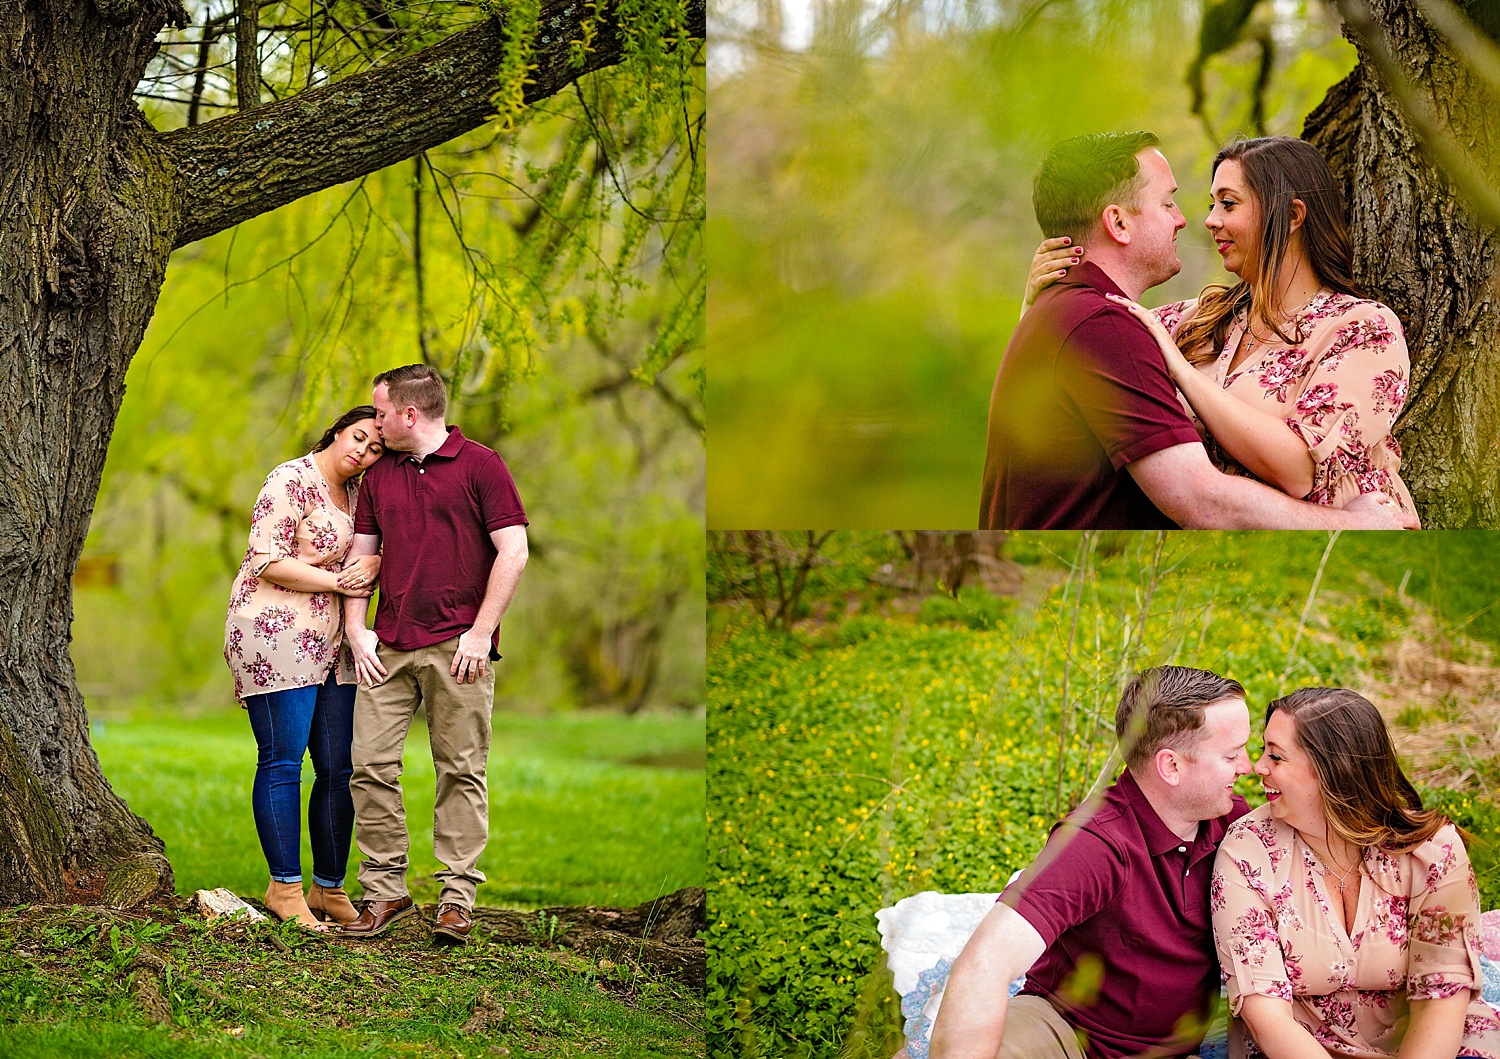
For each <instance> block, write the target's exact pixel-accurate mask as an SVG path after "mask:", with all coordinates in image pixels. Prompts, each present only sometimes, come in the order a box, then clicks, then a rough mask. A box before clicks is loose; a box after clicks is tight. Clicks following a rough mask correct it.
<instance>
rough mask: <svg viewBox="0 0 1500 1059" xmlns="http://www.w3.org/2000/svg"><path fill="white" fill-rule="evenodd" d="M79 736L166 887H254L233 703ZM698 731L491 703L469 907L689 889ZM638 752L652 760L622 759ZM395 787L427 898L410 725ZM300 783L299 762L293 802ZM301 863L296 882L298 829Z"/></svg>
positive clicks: (415, 882) (428, 764) (699, 846)
mask: <svg viewBox="0 0 1500 1059" xmlns="http://www.w3.org/2000/svg"><path fill="white" fill-rule="evenodd" d="M92 738H93V743H94V746H95V748H96V749H97V750H98V753H99V758H100V761H101V762H102V763H103V766H104V771H105V775H106V776H107V777H108V778H109V781H110V783H111V784H112V785H113V787H114V788H115V790H116V791H118V792H119V793H120V794H121V796H122V797H124V798H125V799H126V800H127V801H128V802H129V803H130V806H131V808H132V809H134V810H135V811H136V812H137V813H140V814H141V815H142V816H144V817H145V818H146V819H147V820H148V821H150V822H151V825H152V827H154V828H155V829H156V832H157V834H159V835H161V837H162V838H163V839H164V840H165V842H166V844H167V856H168V858H169V859H170V860H171V861H172V866H173V868H174V869H175V871H176V880H177V890H178V892H179V893H191V892H193V891H194V890H197V889H200V888H206V889H213V888H215V887H219V886H226V887H228V888H229V889H231V890H233V891H235V892H236V893H239V894H243V895H253V896H255V897H259V896H260V895H261V894H262V893H263V892H264V890H265V886H266V881H267V878H268V875H267V869H266V863H265V859H264V857H263V856H262V854H261V850H260V844H259V842H258V840H257V838H256V834H255V823H254V819H253V817H252V815H251V810H250V784H251V781H252V779H253V778H254V774H255V740H254V738H253V736H252V735H251V732H250V726H249V722H248V721H247V720H246V719H245V716H244V714H243V712H240V711H236V712H234V713H228V712H225V713H214V714H211V715H207V716H202V717H198V718H193V719H183V718H174V717H166V716H156V717H141V718H136V719H132V720H128V721H107V722H104V723H102V724H101V723H99V722H96V723H95V725H94V730H93V735H92ZM703 739H704V731H703V721H702V720H701V719H698V718H693V717H690V716H681V715H644V716H638V717H634V718H632V717H625V716H622V715H618V714H606V713H591V712H590V713H577V714H568V715H561V716H556V715H554V716H550V717H526V716H515V715H507V714H500V713H497V714H496V715H495V718H494V739H493V743H492V747H491V751H490V761H489V791H490V838H489V845H488V847H487V849H486V850H485V853H484V856H483V857H481V858H480V861H479V866H480V869H481V870H482V871H484V872H485V874H486V875H487V876H488V880H489V881H488V882H486V883H484V884H483V885H482V886H480V888H479V895H478V903H479V904H488V905H505V906H508V907H515V908H530V907H541V906H546V905H574V904H596V905H635V904H639V903H641V902H642V901H648V900H651V899H652V898H654V897H656V896H658V895H659V894H662V893H670V892H672V891H673V890H676V889H679V888H680V887H683V886H701V885H702V884H703V880H704V818H703V807H704V773H703V771H702V769H703V759H702V753H703ZM642 760H643V761H647V762H656V764H633V763H631V762H633V761H642ZM663 765H665V766H666V767H662V766H663ZM402 786H403V789H404V791H405V798H406V812H407V821H408V825H409V827H410V829H411V831H412V848H411V875H410V879H409V881H410V884H411V890H412V894H413V896H414V897H416V899H417V900H418V901H419V902H430V901H434V900H436V898H437V894H438V889H439V887H438V884H437V883H435V882H434V881H433V878H432V876H433V873H434V872H436V871H437V870H438V863H437V861H436V860H435V859H434V857H433V853H432V803H433V792H434V780H433V769H432V756H431V752H430V750H429V749H428V745H427V732H426V728H425V727H424V726H422V725H420V724H419V725H414V726H413V728H412V732H411V735H410V736H409V737H408V739H407V748H406V758H405V774H404V776H403V777H402ZM311 787H312V766H311V765H310V764H308V765H306V766H305V771H304V774H303V797H304V800H305V799H306V796H307V793H308V792H309V791H310V790H311ZM358 862H359V852H358V850H357V849H356V850H354V851H353V853H352V854H351V857H350V863H349V875H348V885H349V886H351V887H352V888H354V889H355V890H357V887H356V886H355V885H354V882H355V880H354V876H355V872H356V870H357V867H358ZM302 866H303V878H304V880H309V879H310V878H311V872H312V857H311V854H310V853H309V852H308V848H307V834H306V829H305V827H304V831H303V856H302ZM3 1052H4V1048H3V1047H0V1053H3Z"/></svg>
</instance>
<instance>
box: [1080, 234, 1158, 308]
mask: <svg viewBox="0 0 1500 1059" xmlns="http://www.w3.org/2000/svg"><path fill="white" fill-rule="evenodd" d="M1083 259H1084V260H1085V261H1092V262H1093V263H1094V264H1095V265H1096V266H1097V267H1098V269H1099V271H1101V272H1103V273H1104V274H1105V275H1106V276H1108V277H1109V278H1110V280H1111V282H1113V283H1114V285H1115V286H1116V287H1119V288H1120V293H1121V294H1123V295H1125V297H1127V298H1129V299H1130V300H1131V301H1133V302H1138V301H1140V300H1141V295H1142V294H1145V293H1146V288H1145V287H1143V286H1141V283H1140V280H1139V278H1138V277H1137V276H1136V274H1135V270H1134V269H1132V268H1131V267H1130V266H1129V265H1128V264H1127V263H1126V262H1125V261H1124V260H1123V259H1121V258H1119V257H1117V256H1115V255H1114V254H1111V253H1109V252H1108V250H1107V249H1106V248H1095V247H1093V246H1090V247H1089V248H1088V250H1087V252H1086V253H1085V254H1084V258H1083Z"/></svg>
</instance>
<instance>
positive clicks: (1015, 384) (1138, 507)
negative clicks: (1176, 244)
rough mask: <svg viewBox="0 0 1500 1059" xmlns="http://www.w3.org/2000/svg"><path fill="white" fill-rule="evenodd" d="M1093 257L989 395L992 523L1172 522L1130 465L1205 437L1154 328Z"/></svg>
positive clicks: (1009, 351)
mask: <svg viewBox="0 0 1500 1059" xmlns="http://www.w3.org/2000/svg"><path fill="white" fill-rule="evenodd" d="M1123 293H1124V292H1123V291H1121V290H1120V288H1119V287H1118V286H1116V284H1115V282H1114V281H1113V280H1112V279H1110V278H1109V276H1108V274H1106V273H1105V271H1104V270H1103V269H1101V268H1100V267H1099V266H1098V265H1095V264H1093V263H1092V262H1089V261H1085V262H1084V263H1083V264H1081V265H1075V266H1073V268H1071V269H1070V270H1069V271H1068V275H1067V277H1066V278H1065V279H1063V280H1061V281H1059V282H1058V283H1056V284H1054V285H1053V286H1051V287H1049V288H1047V289H1046V290H1045V291H1043V292H1042V293H1041V295H1040V296H1039V297H1038V298H1037V300H1036V303H1035V304H1034V305H1032V307H1031V308H1030V309H1029V310H1027V313H1026V315H1025V316H1023V317H1022V318H1021V322H1020V324H1019V325H1017V327H1016V330H1015V333H1014V334H1012V335H1011V338H1010V344H1009V345H1007V346H1006V347H1005V356H1004V357H1003V358H1002V359H1001V361H1000V371H999V373H998V374H997V375H996V376H995V388H994V390H993V391H992V392H991V394H990V423H989V440H988V444H987V447H986V451H985V460H984V490H983V494H982V496H981V497H980V504H979V525H980V527H981V528H983V529H1171V528H1173V527H1174V526H1175V523H1173V522H1172V520H1171V519H1169V518H1167V516H1166V515H1164V514H1162V512H1161V511H1160V510H1159V509H1158V508H1157V506H1156V505H1155V504H1153V503H1152V502H1151V501H1150V499H1148V498H1147V496H1146V494H1145V493H1143V492H1142V491H1141V487H1140V486H1138V485H1136V484H1135V479H1134V478H1132V477H1131V476H1130V472H1129V471H1128V470H1126V469H1125V467H1126V465H1127V464H1129V463H1131V462H1133V461H1135V460H1138V459H1140V458H1141V457H1142V456H1149V455H1150V454H1151V453H1153V452H1157V451H1158V450H1160V449H1165V448H1170V447H1171V446H1173V445H1182V444H1185V443H1197V442H1199V441H1200V440H1201V439H1200V438H1199V437H1198V432H1197V431H1196V430H1194V429H1193V424H1192V422H1191V421H1190V420H1189V419H1188V417H1187V413H1185V412H1184V411H1183V410H1182V405H1181V404H1180V403H1179V402H1178V400H1177V388H1176V387H1175V386H1174V385H1173V384H1172V379H1171V376H1169V375H1168V374H1167V368H1166V364H1165V363H1164V362H1163V360H1162V356H1161V351H1160V350H1159V349H1157V348H1156V342H1155V341H1154V340H1153V339H1152V338H1151V334H1150V332H1148V331H1147V330H1146V328H1145V327H1144V326H1142V325H1141V323H1140V322H1139V321H1138V320H1136V319H1135V318H1134V317H1133V316H1131V315H1130V313H1129V312H1127V311H1126V310H1125V309H1123V308H1121V307H1120V306H1118V305H1116V304H1115V303H1113V302H1111V301H1107V300H1106V299H1105V297H1104V295H1105V294H1120V295H1123Z"/></svg>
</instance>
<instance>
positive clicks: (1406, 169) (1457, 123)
mask: <svg viewBox="0 0 1500 1059" xmlns="http://www.w3.org/2000/svg"><path fill="white" fill-rule="evenodd" d="M1368 6H1369V8H1370V12H1371V15H1372V16H1373V18H1374V20H1375V22H1376V23H1377V24H1378V25H1379V26H1380V27H1381V28H1382V29H1383V31H1384V34H1385V39H1386V42H1387V46H1388V47H1389V48H1390V50H1391V51H1392V52H1393V53H1394V55H1395V57H1396V60H1397V61H1398V62H1399V64H1400V65H1401V66H1402V67H1403V68H1404V70H1405V71H1406V74H1407V77H1408V78H1409V79H1410V80H1411V81H1412V82H1413V84H1414V85H1415V86H1416V91H1417V93H1418V94H1419V95H1420V96H1421V97H1422V99H1423V101H1424V102H1425V103H1426V104H1427V105H1428V106H1429V107H1430V108H1431V109H1432V111H1433V112H1434V113H1435V114H1437V115H1440V116H1441V118H1442V120H1443V121H1444V123H1445V124H1447V126H1448V127H1449V128H1450V129H1451V131H1452V133H1453V138H1454V139H1455V140H1456V141H1457V142H1458V143H1459V144H1461V145H1463V146H1465V147H1466V148H1468V149H1469V150H1471V151H1478V152H1483V153H1481V154H1480V155H1478V156H1477V157H1476V158H1475V161H1476V162H1477V163H1478V164H1479V166H1480V168H1482V169H1484V170H1486V171H1487V172H1489V173H1491V174H1493V173H1494V172H1496V161H1497V158H1496V154H1495V151H1496V149H1497V147H1500V108H1497V107H1496V105H1495V101H1494V96H1493V93H1492V92H1491V91H1490V90H1489V89H1488V88H1487V86H1485V84H1484V83H1483V81H1482V80H1481V79H1480V78H1479V77H1478V76H1477V75H1476V73H1475V72H1474V71H1473V70H1472V69H1471V68H1469V67H1467V66H1466V65H1465V64H1464V63H1463V62H1462V61H1460V60H1459V59H1458V58H1457V57H1456V56H1455V55H1454V54H1453V52H1452V51H1451V49H1450V48H1449V46H1448V45H1447V44H1446V42H1445V41H1444V40H1443V38H1442V37H1440V36H1439V35H1438V34H1437V33H1435V32H1434V31H1433V30H1432V29H1431V27H1430V26H1429V25H1428V24H1427V23H1426V22H1425V21H1424V20H1423V19H1422V17H1421V15H1420V13H1419V11H1418V8H1417V4H1416V3H1415V2H1414V0H1369V4H1368ZM1346 33H1347V30H1346ZM1349 35H1350V39H1352V40H1354V43H1355V45H1356V47H1357V48H1358V49H1359V55H1360V62H1359V65H1358V66H1357V67H1356V68H1355V70H1354V72H1353V73H1351V74H1350V75H1349V76H1348V77H1347V78H1345V79H1344V80H1343V81H1342V82H1340V83H1339V84H1337V85H1335V86H1334V87H1333V88H1332V89H1330V90H1329V93H1328V96H1327V98H1325V99H1324V100H1323V102H1322V103H1321V104H1320V105H1319V106H1318V108H1317V109H1316V110H1314V111H1313V112H1312V113H1311V114H1310V115H1308V118H1307V122H1306V127H1305V130H1304V132H1303V136H1304V138H1306V139H1307V140H1308V141H1309V142H1311V143H1312V144H1314V145H1315V146H1316V147H1318V148H1319V149H1320V150H1321V151H1323V153H1324V155H1325V156H1326V157H1327V158H1328V161H1329V164H1330V165H1331V166H1332V167H1333V172H1334V176H1335V178H1336V179H1337V180H1338V181H1339V183H1340V184H1341V186H1342V190H1343V192H1344V196H1345V199H1346V201H1347V202H1348V203H1349V206H1350V227H1351V234H1352V235H1353V238H1354V259H1355V276H1356V278H1357V279H1358V280H1359V282H1360V283H1361V284H1362V285H1363V286H1364V287H1365V289H1366V291H1367V292H1368V293H1369V294H1370V296H1371V297H1374V298H1378V299H1379V300H1380V301H1382V302H1384V303H1386V304H1387V305H1389V306H1390V307H1391V308H1392V309H1393V310H1394V311H1395V313H1396V315H1397V316H1398V317H1400V319H1401V323H1402V325H1403V327H1404V328H1405V330H1406V341H1407V344H1408V346H1409V347H1410V350H1411V362H1412V370H1411V394H1410V397H1409V398H1408V400H1407V405H1406V408H1405V410H1404V411H1403V413H1402V415H1401V418H1400V419H1399V420H1398V421H1397V424H1396V438H1397V440H1398V441H1399V442H1400V443H1401V447H1402V450H1403V454H1404V455H1403V460H1402V466H1401V474H1402V477H1403V478H1404V479H1405V481H1406V483H1407V485H1408V486H1409V487H1410V488H1411V491H1412V494H1413V496H1414V497H1415V499H1416V501H1417V507H1418V510H1419V512H1420V514H1421V516H1422V521H1423V524H1424V525H1425V526H1427V527H1428V528H1430V529H1445V528H1446V529H1455V528H1460V527H1485V528H1491V529H1493V528H1496V527H1500V473H1497V466H1500V451H1497V446H1496V438H1497V437H1500V300H1497V296H1496V295H1497V277H1496V266H1497V263H1500V261H1497V250H1500V241H1497V233H1496V231H1495V229H1494V228H1493V227H1491V226H1487V225H1485V224H1483V223H1481V222H1479V221H1478V220H1477V219H1476V218H1475V216H1474V214H1473V213H1472V212H1471V211H1470V210H1469V209H1467V208H1466V207H1465V205H1464V203H1463V200H1462V198H1461V197H1460V196H1459V195H1458V194H1457V192H1456V191H1455V190H1454V188H1453V186H1452V185H1451V183H1450V182H1449V181H1448V179H1447V178H1446V177H1445V176H1444V175H1443V174H1442V173H1441V172H1440V171H1439V170H1437V169H1436V168H1434V166H1433V165H1432V164H1431V163H1430V162H1429V161H1428V159H1427V158H1426V157H1425V156H1424V154H1423V151H1422V147H1421V145H1420V142H1419V141H1418V139H1417V137H1416V136H1415V135H1414V133H1413V131H1412V124H1411V122H1410V121H1408V120H1407V118H1406V116H1405V115H1404V114H1403V113H1402V110H1401V108H1400V106H1399V105H1398V103H1397V102H1396V99H1395V98H1394V97H1393V96H1392V94H1391V93H1390V91H1389V90H1388V89H1387V88H1386V86H1384V85H1383V84H1382V83H1381V81H1380V77H1379V75H1378V74H1377V73H1376V69H1375V67H1374V65H1373V63H1372V60H1371V57H1370V53H1369V51H1368V49H1367V48H1366V46H1365V45H1364V43H1363V42H1361V41H1360V40H1359V39H1358V37H1357V36H1356V35H1353V34H1349Z"/></svg>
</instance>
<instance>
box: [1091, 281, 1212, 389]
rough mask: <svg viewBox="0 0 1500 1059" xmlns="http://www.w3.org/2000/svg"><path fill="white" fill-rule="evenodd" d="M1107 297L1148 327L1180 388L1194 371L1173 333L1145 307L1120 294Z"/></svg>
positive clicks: (1173, 379) (1174, 380)
mask: <svg viewBox="0 0 1500 1059" xmlns="http://www.w3.org/2000/svg"><path fill="white" fill-rule="evenodd" d="M1105 297H1106V298H1108V299H1109V300H1110V301H1112V302H1114V303H1115V304H1116V305H1123V306H1124V307H1125V309H1126V310H1127V311H1128V312H1129V313H1130V315H1131V316H1133V317H1135V318H1136V319H1137V320H1139V321H1140V322H1141V323H1143V324H1145V325H1146V330H1147V331H1150V332H1151V337H1152V338H1154V339H1156V345H1157V347H1158V348H1159V349H1160V350H1161V355H1162V359H1163V360H1165V361H1166V362H1167V374H1168V375H1170V376H1172V381H1173V382H1175V383H1177V385H1178V386H1179V387H1180V386H1181V385H1182V379H1183V376H1184V375H1185V374H1186V373H1187V372H1191V371H1193V370H1194V369H1193V366H1192V365H1191V364H1189V363H1188V362H1187V358H1186V357H1184V356H1183V355H1182V351H1181V350H1180V349H1178V348H1177V342H1176V340H1175V339H1173V338H1172V333H1171V332H1170V331H1168V330H1167V329H1166V327H1164V326H1163V325H1162V322H1161V321H1160V320H1158V319H1157V318H1156V314H1155V313H1153V312H1152V311H1151V310H1150V309H1147V308H1146V307H1145V306H1143V305H1141V304H1139V303H1137V302H1133V301H1130V300H1129V299H1127V298H1122V297H1120V296H1119V295H1118V294H1106V295H1105Z"/></svg>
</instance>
